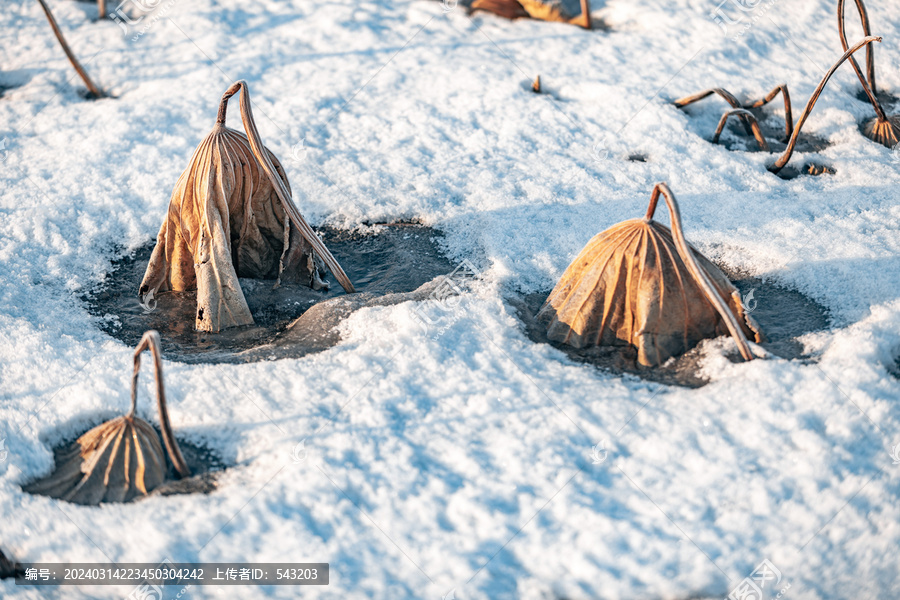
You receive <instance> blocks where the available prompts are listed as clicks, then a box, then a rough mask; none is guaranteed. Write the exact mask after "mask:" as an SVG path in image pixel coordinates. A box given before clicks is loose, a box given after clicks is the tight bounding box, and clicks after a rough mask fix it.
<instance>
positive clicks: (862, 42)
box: [769, 36, 881, 173]
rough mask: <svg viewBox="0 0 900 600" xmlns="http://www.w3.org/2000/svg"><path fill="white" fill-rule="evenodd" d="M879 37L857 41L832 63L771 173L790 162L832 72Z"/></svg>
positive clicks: (771, 167)
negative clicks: (802, 130)
mask: <svg viewBox="0 0 900 600" xmlns="http://www.w3.org/2000/svg"><path fill="white" fill-rule="evenodd" d="M880 41H881V38H880V37H874V36H869V37H865V38H863V39H862V40H860V41H858V42H857V43H856V44H854V45H853V47H852V48H850V49H849V50H847V51H846V52H844V55H843V56H841V57H840V58H839V59H838V60H837V62H836V63H834V64H833V65H832V66H831V68H830V69H829V70H828V72H827V73H825V77H823V78H822V81H820V82H819V86H818V87H817V88H816V89H815V91H814V92H813V94H812V96H811V97H810V98H809V102H807V103H806V108H805V109H803V114H802V115H800V120H799V121H797V125H796V126H794V132H793V133H792V134H791V139H790V141H789V142H788V145H787V148H785V150H784V154H782V155H781V157H780V158H779V159H778V160H776V161H775V163H774V164H772V165H770V166H769V171H771V172H772V173H778V172H779V171H780V170H781V169H782V168H783V167H784V165H786V164H787V163H788V161H789V160H791V155H792V154H793V153H794V146H796V145H797V138H798V137H800V130H801V129H803V124H804V123H806V119H807V118H808V117H809V113H811V112H812V109H813V107H815V105H816V101H817V100H818V99H819V96H820V95H821V94H822V90H823V89H825V84H826V83H828V80H829V79H831V76H832V75H834V72H835V71H837V69H838V67H840V66H841V65H842V64H843V63H844V61H845V60H847V59H848V58H850V57H851V56H852V55H853V53H854V52H856V51H857V50H859V49H860V48H862V47H863V46H866V45H868V44H871V43H872V42H880Z"/></svg>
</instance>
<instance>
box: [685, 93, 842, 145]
mask: <svg viewBox="0 0 900 600" xmlns="http://www.w3.org/2000/svg"><path fill="white" fill-rule="evenodd" d="M780 98H781V97H780V96H779V97H778V98H776V99H775V100H773V103H775V104H776V105H778V104H777V103H778V102H780V100H779V99H780ZM706 100H709V101H710V102H709V104H710V105H709V106H706V105H704V101H701V102H700V103H697V104H693V105H690V106H688V107H687V108H684V109H681V110H683V111H684V112H685V113H687V114H688V115H689V116H690V117H691V118H690V123H691V125H690V128H691V131H693V132H694V133H696V134H697V135H699V136H700V137H702V138H703V139H705V140H706V141H708V142H710V143H712V137H713V134H714V133H715V131H716V127H717V126H718V124H719V119H720V118H721V117H722V115H723V114H725V112H727V111H728V110H730V107H729V106H728V105H727V104H725V103H724V102H721V101H720V102H718V103H715V109H714V108H713V107H712V104H713V103H714V101H713V100H712V99H711V98H707V99H706ZM720 100H721V99H720ZM770 105H771V104H770ZM778 106H781V107H782V110H781V111H780V112H778V113H775V112H773V111H772V110H771V109H767V107H765V108H763V107H760V108H749V109H747V110H749V111H750V112H751V113H753V116H754V117H756V120H757V121H758V122H759V129H760V131H762V134H763V137H764V138H766V142H768V143H769V152H770V153H771V154H773V155H780V154H781V153H782V152H784V150H785V148H786V147H787V142H788V136H786V135H785V133H786V132H785V129H784V114H783V113H784V109H783V106H784V105H783V104H781V105H778ZM795 118H796V116H795ZM718 145H719V146H724V147H725V148H726V149H728V150H731V151H735V152H761V150H760V149H759V144H757V143H756V138H754V137H753V134H752V133H751V132H750V130H749V128H745V125H744V120H743V119H741V118H739V117H737V116H733V117H730V118H729V119H728V122H727V123H726V124H725V128H724V129H723V130H722V135H721V136H720V137H719V143H718ZM830 145H831V144H829V143H828V141H827V140H823V139H822V138H820V137H816V136H814V135H812V134H809V133H805V132H803V131H801V132H800V137H798V138H797V145H796V146H795V147H794V153H795V154H797V153H803V152H821V151H822V150H824V149H826V148H828V146H830Z"/></svg>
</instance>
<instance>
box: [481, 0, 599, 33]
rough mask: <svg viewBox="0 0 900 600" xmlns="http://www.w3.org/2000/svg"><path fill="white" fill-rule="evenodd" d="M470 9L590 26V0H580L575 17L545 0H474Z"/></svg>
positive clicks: (516, 17)
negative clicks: (579, 8) (579, 9)
mask: <svg viewBox="0 0 900 600" xmlns="http://www.w3.org/2000/svg"><path fill="white" fill-rule="evenodd" d="M471 10H472V11H476V10H483V11H486V12H491V13H494V14H495V15H499V16H501V17H504V18H506V19H523V18H532V19H537V20H539V21H555V22H559V23H571V24H572V25H578V26H580V27H583V28H585V29H591V27H592V22H591V5H590V0H581V14H580V15H578V16H575V17H572V16H569V15H567V14H566V13H565V12H564V11H563V10H562V8H561V7H560V6H559V4H557V3H553V2H547V1H546V0H474V2H472V4H471Z"/></svg>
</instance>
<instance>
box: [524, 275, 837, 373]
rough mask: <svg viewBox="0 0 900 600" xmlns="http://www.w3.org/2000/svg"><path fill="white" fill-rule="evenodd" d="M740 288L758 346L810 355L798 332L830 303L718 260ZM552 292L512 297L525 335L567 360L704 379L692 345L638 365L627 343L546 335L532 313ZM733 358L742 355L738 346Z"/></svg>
mask: <svg viewBox="0 0 900 600" xmlns="http://www.w3.org/2000/svg"><path fill="white" fill-rule="evenodd" d="M719 268H721V269H722V270H723V271H724V272H725V274H726V275H727V276H728V278H729V279H731V281H732V283H734V285H735V287H736V288H737V289H738V291H739V292H740V294H741V298H742V299H743V304H744V306H745V307H746V309H747V311H748V312H749V313H750V315H751V316H752V317H753V318H754V319H755V320H756V321H757V323H759V326H760V328H761V329H762V331H763V333H764V334H765V335H766V337H767V338H768V340H769V341H768V342H766V343H764V344H762V347H763V348H765V349H766V350H768V351H769V352H771V353H772V354H774V355H775V356H779V357H781V358H786V359H791V360H794V359H797V360H804V361H810V360H812V357H810V356H807V355H805V354H803V345H802V344H801V343H800V342H799V341H798V339H797V338H798V337H800V336H801V335H803V334H806V333H810V332H812V331H820V330H823V329H827V328H828V327H829V326H830V324H831V319H830V317H829V313H828V309H827V308H825V307H824V306H822V305H821V304H819V303H817V302H816V301H814V300H812V299H810V298H808V297H806V296H804V295H803V294H801V293H800V292H798V291H796V290H792V289H790V288H787V287H784V286H781V285H778V284H774V283H770V282H766V281H763V280H762V279H759V278H757V277H751V276H749V275H746V274H744V273H739V272H735V271H730V270H727V269H726V268H724V267H723V266H722V265H719ZM549 295H550V292H549V291H547V292H542V293H537V294H528V295H525V296H518V297H514V298H510V299H509V301H510V304H511V305H512V306H513V307H514V308H515V309H516V312H517V313H518V316H519V318H520V319H521V320H522V322H523V323H524V324H525V331H526V334H527V335H528V337H529V338H530V339H531V340H532V341H533V342H537V343H541V344H550V345H552V346H553V347H555V348H557V349H559V350H561V351H563V352H564V353H565V354H566V355H567V356H568V357H569V358H570V359H571V360H573V361H575V362H582V363H588V364H592V365H594V366H596V367H600V368H602V369H605V370H608V371H612V372H614V373H630V374H632V375H637V376H638V377H641V378H642V379H647V380H649V381H656V382H659V383H665V384H668V385H679V386H684V387H701V386H703V385H705V384H707V383H709V382H708V380H706V379H704V378H702V377H701V376H700V374H699V372H698V371H699V366H700V360H701V352H700V351H699V349H698V348H694V349H693V350H690V351H689V352H687V353H685V354H684V355H682V356H679V357H676V358H674V359H671V360H669V361H668V362H666V363H665V364H664V365H661V366H659V367H656V368H650V369H648V368H638V366H637V363H636V362H635V361H636V358H637V352H636V351H635V350H634V348H631V347H598V348H585V349H581V350H579V349H577V348H573V347H571V346H567V345H565V344H559V343H557V342H550V341H548V340H547V331H546V328H545V327H543V326H542V325H541V324H540V323H538V322H537V320H536V319H535V316H536V315H537V313H538V311H539V310H540V309H541V306H542V305H543V303H544V301H545V300H546V299H547V296H549ZM729 358H731V360H733V361H735V362H737V361H739V360H740V358H739V356H738V354H737V350H735V351H734V355H733V356H730V357H729Z"/></svg>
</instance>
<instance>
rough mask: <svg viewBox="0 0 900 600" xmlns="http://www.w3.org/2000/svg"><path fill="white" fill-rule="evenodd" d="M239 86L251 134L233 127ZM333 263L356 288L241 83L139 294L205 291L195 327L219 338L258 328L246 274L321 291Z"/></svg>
mask: <svg viewBox="0 0 900 600" xmlns="http://www.w3.org/2000/svg"><path fill="white" fill-rule="evenodd" d="M238 90H240V91H241V95H240V107H241V118H242V120H243V124H244V129H245V131H246V132H247V135H244V134H242V133H240V132H238V131H235V130H233V129H229V128H227V127H226V126H225V117H226V110H227V106H228V100H229V98H231V97H232V96H233V95H234V94H235V93H237V91H238ZM326 265H327V267H328V268H329V269H330V270H331V272H332V273H334V275H335V277H336V278H337V279H338V281H339V282H340V283H341V285H342V286H343V287H344V289H345V290H347V291H348V292H353V291H354V289H353V284H351V283H350V279H349V278H348V277H347V275H346V274H345V273H344V271H343V269H342V268H341V266H340V265H339V264H338V262H337V260H336V259H335V258H334V257H333V256H332V255H331V252H329V251H328V248H326V247H325V244H324V243H323V242H322V241H321V240H320V239H319V237H318V236H317V235H316V234H315V232H314V231H313V230H312V228H311V227H310V226H309V224H307V222H306V220H305V219H304V218H303V215H301V214H300V211H299V210H297V208H296V206H294V203H293V201H292V200H291V189H290V186H289V184H288V181H287V176H286V175H285V173H284V169H283V168H282V166H281V163H280V162H279V161H278V159H277V158H276V157H275V156H274V155H273V154H272V153H271V152H270V151H269V150H268V149H267V148H265V147H264V146H263V144H262V141H261V140H260V139H259V132H258V131H257V129H256V124H255V122H254V120H253V114H252V112H251V109H250V98H249V92H248V91H247V84H246V83H245V82H243V81H239V82H238V83H236V84H234V85H233V86H231V87H230V88H229V89H228V90H227V91H226V92H225V95H224V96H223V97H222V101H221V103H220V105H219V113H218V118H217V122H216V125H215V127H213V130H212V131H211V132H210V134H209V135H208V136H206V138H205V139H204V140H203V141H202V142H201V143H200V146H199V147H198V148H197V149H196V150H195V151H194V154H193V156H192V157H191V160H190V164H189V165H188V168H187V169H185V171H184V173H182V174H181V177H180V178H179V179H178V183H177V184H176V185H175V190H174V191H173V192H172V199H171V201H170V203H169V210H168V214H167V215H166V219H165V221H164V222H163V225H162V227H161V228H160V230H159V235H158V237H157V243H156V247H155V248H154V250H153V254H152V255H151V257H150V262H149V264H148V265H147V271H146V273H145V274H144V279H143V281H142V282H141V287H140V291H139V294H140V295H141V297H148V296H149V294H150V293H153V294H156V293H157V292H160V291H168V290H172V291H184V290H192V289H195V288H196V289H197V312H196V320H195V324H194V325H195V328H196V329H198V330H200V331H214V332H215V331H220V330H221V329H224V328H227V327H235V326H240V325H250V324H252V323H253V316H252V315H251V314H250V309H249V307H248V306H247V301H246V299H245V298H244V293H243V291H242V290H241V287H240V284H239V282H238V278H239V277H248V278H256V279H276V280H277V284H281V283H299V284H302V285H306V286H308V287H311V288H313V289H320V288H323V287H327V285H326V283H325V282H324V281H323V279H322V277H323V275H324V274H325V271H324V268H325V266H326ZM277 284H276V285H277Z"/></svg>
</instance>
